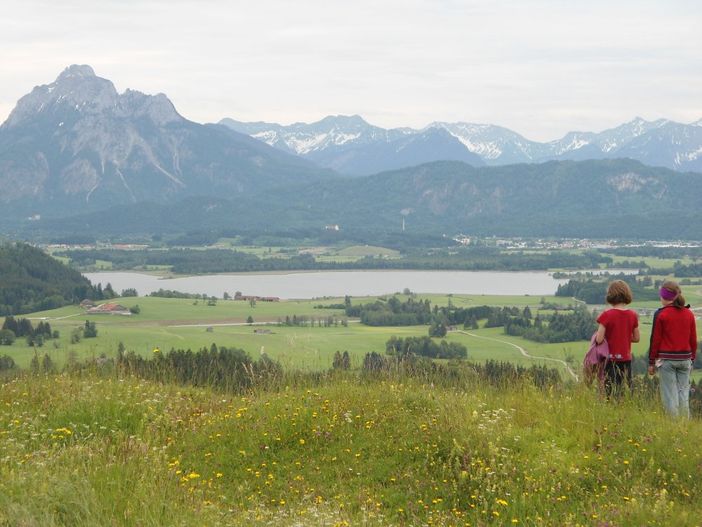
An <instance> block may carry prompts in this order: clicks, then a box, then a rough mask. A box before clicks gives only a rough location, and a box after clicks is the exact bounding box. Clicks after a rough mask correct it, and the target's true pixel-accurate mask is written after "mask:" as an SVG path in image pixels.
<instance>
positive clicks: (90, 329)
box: [83, 320, 98, 339]
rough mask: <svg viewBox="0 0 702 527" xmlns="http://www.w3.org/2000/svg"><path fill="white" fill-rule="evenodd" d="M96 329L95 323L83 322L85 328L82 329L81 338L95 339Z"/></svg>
mask: <svg viewBox="0 0 702 527" xmlns="http://www.w3.org/2000/svg"><path fill="white" fill-rule="evenodd" d="M97 334H98V332H97V328H96V327H95V322H90V321H89V320H86V321H85V326H84V327H83V337H84V338H86V339H90V338H95V337H97Z"/></svg>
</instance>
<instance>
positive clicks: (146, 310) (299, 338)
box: [0, 287, 699, 371]
mask: <svg viewBox="0 0 702 527" xmlns="http://www.w3.org/2000/svg"><path fill="white" fill-rule="evenodd" d="M695 289H697V288H695ZM688 291H689V296H690V297H693V296H694V295H698V296H697V297H696V298H699V291H695V292H694V294H693V288H691V287H689V288H688ZM401 298H403V299H404V298H406V295H401ZM415 298H416V299H417V301H422V300H424V299H428V300H429V301H430V302H431V303H432V305H438V306H446V305H448V303H449V302H451V303H452V304H453V305H454V306H456V307H472V306H481V305H491V306H499V305H502V306H520V307H524V306H529V307H530V308H531V309H532V312H533V313H536V312H537V310H538V306H539V302H540V300H541V297H539V298H537V297H529V296H488V295H421V294H420V295H416V296H415ZM376 300H377V297H364V298H353V299H352V302H353V303H356V304H357V303H365V302H373V301H376ZM544 300H545V301H546V302H551V303H556V304H560V305H567V304H570V303H572V299H569V298H563V297H546V298H544ZM115 301H116V302H118V303H121V304H122V305H125V306H127V307H131V306H134V305H138V306H139V307H140V309H141V312H140V314H138V315H132V316H119V315H87V314H86V313H85V312H84V311H83V309H81V308H80V307H77V306H69V307H64V308H60V309H56V310H52V311H44V312H39V313H34V314H31V315H27V317H28V318H31V319H33V322H34V324H35V325H36V324H37V323H38V321H39V320H42V319H43V320H46V321H48V322H50V323H51V326H52V329H54V330H58V331H59V332H60V338H59V339H55V340H47V341H46V342H45V343H44V345H43V346H42V347H41V348H37V349H36V352H38V353H39V354H41V355H43V354H44V353H48V354H49V356H50V357H51V358H52V359H53V360H54V362H56V363H57V364H59V365H61V364H63V363H65V362H66V360H67V359H68V358H69V357H70V356H76V357H78V358H86V357H97V356H100V355H101V354H105V355H107V356H108V357H110V356H114V355H115V354H116V352H117V348H118V346H119V343H120V342H121V343H123V344H124V346H125V348H126V349H127V350H131V351H134V352H136V353H138V354H141V355H147V356H148V355H150V354H151V353H153V350H154V348H159V349H161V350H163V351H166V350H168V349H171V348H182V349H188V348H190V349H193V350H196V349H199V348H202V347H209V346H211V345H212V344H213V343H215V344H217V345H218V346H227V347H236V348H241V349H243V350H245V351H246V352H247V353H249V354H250V355H251V356H252V357H254V358H256V357H258V356H259V355H260V354H261V353H266V354H267V355H268V356H269V357H272V358H274V359H276V360H279V361H280V362H281V363H282V364H283V365H284V366H286V367H288V368H299V369H304V370H323V369H327V368H329V367H330V366H331V364H332V360H333V357H334V354H335V352H336V351H341V352H343V351H348V352H349V354H350V355H351V360H352V365H353V366H354V367H359V366H360V365H361V363H362V360H363V357H364V356H365V354H366V353H368V352H371V351H376V352H379V353H384V351H385V343H386V342H387V340H388V339H389V338H390V337H392V336H397V337H409V336H415V337H418V336H425V335H427V329H428V328H427V326H411V327H369V326H364V325H362V324H360V323H359V322H358V321H355V320H351V321H349V323H348V326H347V327H344V326H343V325H342V324H341V323H340V321H341V320H342V319H344V318H346V317H345V315H344V312H343V310H341V309H331V308H326V307H325V308H322V309H317V308H315V306H319V305H322V306H330V305H334V304H342V303H343V298H328V299H314V300H285V301H280V302H257V303H256V305H255V307H251V305H250V304H249V302H244V301H233V300H229V301H224V300H220V301H218V302H217V304H216V305H214V306H209V305H207V303H206V302H203V301H202V300H193V299H176V298H156V297H138V298H137V297H125V298H119V299H116V300H115ZM649 304H650V306H648V305H649ZM646 306H648V307H651V308H654V307H656V303H655V302H646V303H638V304H636V305H635V307H646ZM540 312H541V313H542V314H547V313H550V312H549V311H540ZM293 315H295V316H297V317H300V316H306V317H309V318H311V319H317V320H319V319H324V318H326V317H328V316H334V317H336V318H337V320H338V321H339V323H338V324H337V325H332V326H331V327H318V325H317V324H315V325H314V327H310V326H293V327H288V326H278V325H277V323H278V320H284V319H285V317H286V316H289V317H291V318H292V316H293ZM249 316H251V317H252V318H253V320H254V324H253V325H249V324H247V323H246V320H247V318H248V317H249ZM86 320H90V321H92V322H95V323H96V325H97V329H98V336H97V338H92V339H90V338H89V339H82V340H81V341H80V342H78V343H71V332H72V331H73V329H74V328H78V327H81V326H83V325H84V323H85V321H86ZM650 328H651V326H650V316H643V317H641V342H639V343H638V344H634V345H633V350H634V353H635V354H637V355H642V354H645V353H646V350H647V346H648V340H649V335H650ZM469 333H471V334H473V335H475V336H473V335H470V334H469ZM446 339H447V340H448V341H455V342H459V343H461V344H463V345H464V346H466V348H467V350H468V357H469V359H470V360H476V361H485V360H488V359H494V360H502V361H509V362H513V363H515V364H521V365H524V366H528V365H531V364H535V363H536V364H544V365H547V366H550V367H555V368H558V369H559V370H561V371H564V367H563V365H562V364H560V363H558V362H554V361H546V360H540V359H533V358H528V357H525V356H523V355H522V354H521V353H520V351H519V350H518V349H516V348H515V347H514V346H512V345H510V344H514V345H516V346H520V347H521V348H523V349H524V350H525V352H526V353H527V354H529V355H532V356H534V357H547V358H551V359H557V360H562V361H567V362H568V363H569V364H570V365H571V367H572V368H573V369H574V370H577V369H578V367H579V364H580V363H581V361H582V357H583V356H584V354H585V352H586V351H587V346H588V343H587V342H585V341H579V342H566V343H557V344H548V343H538V342H533V341H529V340H526V339H522V338H519V337H511V336H508V335H504V334H503V330H502V328H489V329H486V328H482V327H481V328H480V329H478V330H466V331H463V329H462V327H460V326H459V328H458V331H453V332H449V334H448V335H447V337H446ZM34 353H35V349H34V348H33V347H30V346H28V345H27V343H26V341H25V339H22V338H20V339H17V341H16V342H15V343H14V344H13V345H12V346H3V347H2V348H0V354H8V355H10V356H11V357H12V358H13V359H14V360H15V361H16V362H17V363H18V365H19V366H20V367H27V366H28V365H29V362H30V360H31V358H32V357H33V355H34Z"/></svg>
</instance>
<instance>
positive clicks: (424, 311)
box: [344, 296, 432, 326]
mask: <svg viewBox="0 0 702 527" xmlns="http://www.w3.org/2000/svg"><path fill="white" fill-rule="evenodd" d="M344 309H345V312H346V315H347V316H349V317H359V318H360V319H361V323H362V324H365V325H367V326H417V325H422V324H429V323H430V322H431V321H432V311H431V303H430V302H429V300H424V301H422V300H420V301H417V300H415V299H414V298H412V297H410V298H408V299H407V301H406V302H402V301H401V300H400V299H399V298H398V297H396V296H391V297H390V298H388V299H385V298H382V297H381V298H380V299H378V300H377V301H376V302H370V303H367V304H358V305H355V306H354V305H352V304H351V298H350V297H349V296H347V297H346V298H345V299H344Z"/></svg>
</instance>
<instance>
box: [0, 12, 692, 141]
mask: <svg viewBox="0 0 702 527" xmlns="http://www.w3.org/2000/svg"><path fill="white" fill-rule="evenodd" d="M701 27H702V2H699V1H697V0H661V1H650V0H636V1H634V0H616V1H613V0H608V1H604V0H589V1H587V2H582V1H571V0H561V1H556V0H484V1H483V0H481V1H470V0H468V1H459V0H354V1H352V2H351V1H348V0H343V1H337V0H309V1H308V0H297V1H290V0H249V1H240V0H98V1H95V0H60V1H58V2H57V1H56V0H50V1H49V0H2V2H0V121H4V120H5V119H6V117H7V116H8V115H9V113H10V112H11V111H12V108H14V106H15V104H16V102H17V100H18V99H19V98H20V97H22V96H23V95H25V94H26V93H28V92H29V91H31V89H32V87H33V86H35V85H41V84H49V83H51V82H53V80H54V79H55V78H56V77H57V76H58V75H59V73H60V72H61V71H62V70H63V69H64V68H65V67H66V66H68V65H70V64H89V65H91V66H92V67H93V68H94V70H95V72H96V74H97V75H98V76H100V77H104V78H107V79H110V80H111V81H112V82H113V83H114V84H115V86H116V88H117V89H118V90H119V91H120V92H122V91H124V90H125V89H127V88H131V89H136V90H139V91H142V92H145V93H150V94H154V93H159V92H162V93H165V94H166V95H167V96H168V97H169V98H170V99H171V100H172V101H173V103H174V104H175V107H176V109H177V110H178V111H179V113H180V114H181V115H183V116H184V117H186V118H188V119H191V120H193V121H197V122H217V121H219V120H220V119H222V118H224V117H230V118H233V119H236V120H240V121H268V122H278V123H281V124H289V123H292V122H300V121H301V122H313V121H316V120H319V119H321V118H323V117H325V116H327V115H339V114H343V115H353V114H358V115H361V116H362V117H364V118H365V119H366V120H367V121H369V122H370V123H372V124H375V125H377V126H382V127H384V128H392V127H401V126H409V127H413V128H422V127H424V126H426V125H427V124H429V123H431V122H433V121H448V122H457V121H463V122H470V123H490V124H497V125H501V126H505V127H507V128H510V129H512V130H514V131H516V132H518V133H521V134H522V135H524V136H526V137H527V138H529V139H532V140H539V141H546V140H553V139H557V138H559V137H561V136H563V135H564V134H565V133H566V132H568V131H574V130H578V131H596V132H597V131H601V130H604V129H607V128H611V127H614V126H617V125H619V124H621V123H623V122H626V121H629V120H631V119H633V118H634V117H637V116H639V117H643V118H644V119H647V120H653V119H658V118H667V119H672V120H675V121H679V122H684V123H689V122H693V121H697V120H699V119H702V30H701V29H700V28H701Z"/></svg>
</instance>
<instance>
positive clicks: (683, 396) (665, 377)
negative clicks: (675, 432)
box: [658, 359, 692, 419]
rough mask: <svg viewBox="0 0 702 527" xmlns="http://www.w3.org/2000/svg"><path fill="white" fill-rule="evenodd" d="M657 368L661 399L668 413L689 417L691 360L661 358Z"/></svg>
mask: <svg viewBox="0 0 702 527" xmlns="http://www.w3.org/2000/svg"><path fill="white" fill-rule="evenodd" d="M662 362H663V364H661V366H660V367H659V368H658V375H659V376H660V381H661V382H660V386H661V399H662V400H663V406H664V407H665V411H666V412H668V414H670V415H672V416H674V417H677V416H681V417H686V418H688V419H689V418H690V369H691V366H692V361H691V360H689V359H687V360H663V361H662Z"/></svg>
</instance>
